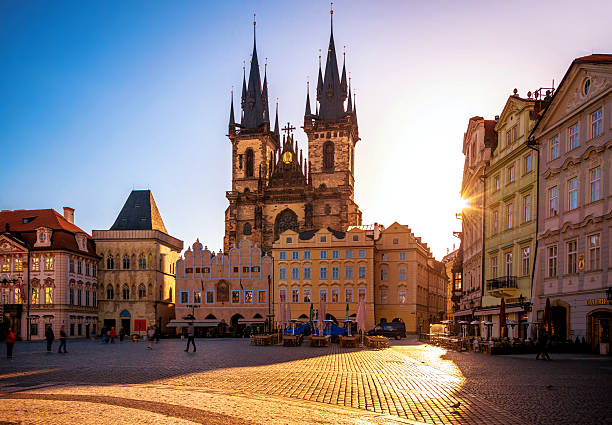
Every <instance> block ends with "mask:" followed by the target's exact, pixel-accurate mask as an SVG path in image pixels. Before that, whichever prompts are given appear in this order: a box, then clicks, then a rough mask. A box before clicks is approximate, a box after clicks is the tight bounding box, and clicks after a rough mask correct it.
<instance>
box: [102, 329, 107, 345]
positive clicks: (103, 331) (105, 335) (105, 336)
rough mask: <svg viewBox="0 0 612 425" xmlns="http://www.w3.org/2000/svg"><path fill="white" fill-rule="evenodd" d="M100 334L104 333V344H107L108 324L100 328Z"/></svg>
mask: <svg viewBox="0 0 612 425" xmlns="http://www.w3.org/2000/svg"><path fill="white" fill-rule="evenodd" d="M100 335H102V344H107V343H108V338H107V336H108V329H107V328H106V326H102V329H101V330H100Z"/></svg>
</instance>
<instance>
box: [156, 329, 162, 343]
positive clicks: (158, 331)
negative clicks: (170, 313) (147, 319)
mask: <svg viewBox="0 0 612 425" xmlns="http://www.w3.org/2000/svg"><path fill="white" fill-rule="evenodd" d="M160 336H161V329H159V326H157V325H156V326H155V343H156V344H157V343H158V342H159V338H160Z"/></svg>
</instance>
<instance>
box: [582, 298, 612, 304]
mask: <svg viewBox="0 0 612 425" xmlns="http://www.w3.org/2000/svg"><path fill="white" fill-rule="evenodd" d="M586 305H608V300H607V299H605V298H597V299H594V300H586Z"/></svg>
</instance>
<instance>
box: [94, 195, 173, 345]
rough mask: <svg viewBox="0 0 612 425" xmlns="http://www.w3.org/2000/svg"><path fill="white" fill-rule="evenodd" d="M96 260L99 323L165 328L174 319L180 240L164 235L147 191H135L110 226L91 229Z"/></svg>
mask: <svg viewBox="0 0 612 425" xmlns="http://www.w3.org/2000/svg"><path fill="white" fill-rule="evenodd" d="M92 233H93V237H94V239H95V241H96V249H97V252H98V254H99V255H100V257H101V260H100V263H99V282H100V285H99V291H98V300H99V325H98V327H99V328H101V327H102V326H103V325H104V326H106V327H115V329H116V330H117V331H119V330H120V328H123V329H124V331H125V332H126V334H128V335H129V334H132V333H140V334H143V335H144V333H145V331H146V329H147V327H148V326H149V325H153V326H158V327H159V328H160V329H161V330H162V331H163V332H168V330H167V329H166V325H167V324H168V322H169V321H170V320H171V319H173V318H174V299H175V291H174V289H175V288H174V285H175V279H174V276H175V263H176V260H177V259H178V258H179V255H180V252H181V250H182V249H183V242H182V241H181V240H179V239H176V238H174V237H172V236H170V235H169V234H168V231H167V230H166V227H165V225H164V222H163V220H162V218H161V215H160V214H159V211H158V209H157V206H156V204H155V200H154V199H153V195H152V194H151V191H149V190H133V191H132V193H130V196H129V197H128V199H127V200H126V202H125V204H124V206H123V208H122V209H121V212H120V213H119V215H118V216H117V220H115V223H114V224H113V225H112V226H111V228H110V229H109V230H94V231H93V232H92Z"/></svg>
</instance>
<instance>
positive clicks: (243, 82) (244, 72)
mask: <svg viewBox="0 0 612 425" xmlns="http://www.w3.org/2000/svg"><path fill="white" fill-rule="evenodd" d="M246 97H247V87H246V67H245V66H244V61H242V100H241V104H242V109H244V104H245V102H246Z"/></svg>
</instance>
